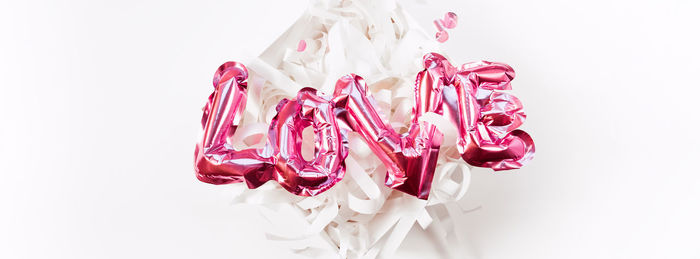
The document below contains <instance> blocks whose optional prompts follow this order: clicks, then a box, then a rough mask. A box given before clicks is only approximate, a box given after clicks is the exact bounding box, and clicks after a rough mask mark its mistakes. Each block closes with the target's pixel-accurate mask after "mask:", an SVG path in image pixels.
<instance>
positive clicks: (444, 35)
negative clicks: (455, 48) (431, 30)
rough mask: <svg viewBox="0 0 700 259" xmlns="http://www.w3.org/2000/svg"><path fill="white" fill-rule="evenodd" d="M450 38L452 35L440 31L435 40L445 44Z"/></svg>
mask: <svg viewBox="0 0 700 259" xmlns="http://www.w3.org/2000/svg"><path fill="white" fill-rule="evenodd" d="M449 38H450V35H449V34H448V33H447V31H438V32H436V33H435V39H436V40H437V41H438V42H440V43H444V42H445V41H447V40H448V39H449Z"/></svg>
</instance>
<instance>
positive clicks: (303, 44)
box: [297, 40, 306, 52]
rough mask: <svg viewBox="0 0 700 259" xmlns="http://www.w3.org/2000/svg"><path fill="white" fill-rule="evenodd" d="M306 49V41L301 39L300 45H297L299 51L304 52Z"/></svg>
mask: <svg viewBox="0 0 700 259" xmlns="http://www.w3.org/2000/svg"><path fill="white" fill-rule="evenodd" d="M305 49H306V41H305V40H300V41H299V45H297V52H303V51H304V50H305Z"/></svg>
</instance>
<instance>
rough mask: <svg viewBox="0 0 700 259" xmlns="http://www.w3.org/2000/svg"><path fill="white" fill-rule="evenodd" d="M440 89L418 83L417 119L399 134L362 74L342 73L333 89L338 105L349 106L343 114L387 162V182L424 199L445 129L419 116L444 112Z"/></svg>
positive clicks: (414, 111) (395, 187)
mask: <svg viewBox="0 0 700 259" xmlns="http://www.w3.org/2000/svg"><path fill="white" fill-rule="evenodd" d="M440 91H441V89H436V88H432V87H431V86H430V85H423V84H420V85H417V87H416V90H415V99H416V105H415V106H414V108H413V119H412V120H411V126H410V128H409V130H408V132H407V133H406V134H404V135H399V134H398V133H397V132H396V131H394V129H392V128H391V127H390V126H389V125H387V124H386V123H385V122H384V121H383V120H382V118H381V116H380V115H379V110H378V107H379V106H377V104H376V102H375V100H374V98H372V95H371V93H370V92H369V89H368V88H367V85H366V84H365V81H364V79H362V77H360V76H356V75H347V76H344V77H342V78H341V79H340V80H338V82H337V83H336V85H335V92H334V93H333V96H335V99H334V101H335V102H336V103H337V105H338V107H344V108H345V109H346V110H347V113H346V114H341V115H340V117H341V118H343V120H344V121H346V122H347V124H348V125H349V126H350V128H351V129H352V130H354V131H357V132H358V133H360V135H362V137H364V139H365V141H366V142H367V144H369V147H370V148H371V149H372V150H373V151H374V153H375V154H376V155H377V156H379V158H380V160H382V162H383V163H384V165H386V168H387V173H386V178H385V181H386V185H387V186H389V187H391V188H393V189H396V190H399V191H402V192H405V193H408V194H411V195H415V196H416V197H418V198H420V199H427V198H428V195H429V194H430V186H431V184H432V181H433V173H434V172H435V166H436V163H437V157H438V152H439V151H440V144H441V143H442V133H440V131H438V130H437V129H436V128H435V126H433V125H430V124H428V123H425V122H419V121H418V118H419V117H420V116H421V115H423V114H425V113H426V112H436V113H441V112H440V110H441V108H442V107H441V105H440V100H441V97H442V96H441V93H440Z"/></svg>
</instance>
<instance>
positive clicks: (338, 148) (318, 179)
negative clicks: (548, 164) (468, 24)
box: [195, 53, 535, 199]
mask: <svg viewBox="0 0 700 259" xmlns="http://www.w3.org/2000/svg"><path fill="white" fill-rule="evenodd" d="M423 63H424V67H425V70H423V71H421V72H420V73H418V76H417V78H416V84H415V85H416V87H415V95H414V96H415V105H414V107H413V111H412V119H411V124H410V126H409V130H408V132H406V133H404V134H399V133H397V132H396V131H395V130H394V129H393V128H392V127H391V126H389V125H388V124H387V123H385V121H383V119H382V118H383V116H382V114H383V113H382V111H381V110H380V109H379V106H378V105H377V104H376V101H375V100H374V98H373V97H372V94H371V93H370V92H369V88H368V87H367V85H366V83H365V81H364V79H363V78H362V77H360V76H358V75H354V74H350V75H346V76H343V77H342V78H340V79H339V80H338V81H337V83H336V86H335V90H334V92H333V95H332V96H325V95H322V94H320V93H319V92H317V91H316V90H315V89H313V88H304V89H302V90H300V91H299V93H298V94H297V96H296V97H295V98H294V99H291V100H289V99H284V100H282V101H281V102H280V103H279V104H278V105H277V115H276V116H275V117H274V118H273V120H272V122H271V125H270V128H269V130H268V139H267V143H266V145H265V146H264V147H263V148H259V149H255V148H251V149H243V150H235V149H234V148H233V147H232V146H231V145H230V144H229V143H228V138H230V137H231V136H233V134H234V133H235V131H236V128H237V127H238V125H239V123H240V118H241V115H242V112H243V110H244V109H245V104H246V93H247V89H246V87H247V84H246V79H247V76H248V72H247V70H246V68H245V66H243V65H242V64H240V63H237V62H227V63H225V64H223V65H222V66H221V67H219V69H218V70H217V72H216V74H215V76H214V88H215V89H214V93H213V94H212V95H211V96H210V97H209V102H208V103H207V105H206V106H205V108H204V116H203V118H202V124H203V127H204V137H203V139H202V141H201V142H200V143H198V144H197V148H196V150H195V171H196V174H197V178H198V179H199V180H201V181H203V182H206V183H212V184H228V183H237V182H246V183H247V185H248V187H250V188H257V187H259V186H260V185H262V184H263V183H265V182H267V181H270V180H274V181H277V182H278V183H279V184H280V185H281V186H282V187H284V188H285V189H286V190H288V191H289V192H291V193H294V194H296V195H302V196H313V195H316V194H319V193H321V192H323V191H325V190H328V189H329V188H331V187H332V186H333V185H335V183H337V182H338V181H340V180H342V178H343V176H344V175H345V163H344V160H345V158H346V157H347V155H348V147H347V146H348V144H347V134H348V133H349V132H350V131H355V132H357V133H359V134H360V135H361V136H362V137H363V138H364V140H365V141H366V142H367V144H368V145H369V147H370V148H371V149H372V151H373V152H374V153H375V154H376V155H377V156H378V157H379V159H380V160H381V161H382V162H383V163H384V165H385V166H386V168H387V173H386V185H387V186H388V187H390V188H393V189H396V190H399V191H402V192H405V193H407V194H410V195H413V196H416V197H418V198H420V199H427V198H428V196H429V194H430V187H431V184H432V180H433V174H434V172H435V168H436V166H437V160H438V154H439V151H440V145H441V144H442V141H443V134H442V133H441V132H440V130H439V129H437V128H436V127H435V126H434V125H432V124H430V123H428V122H425V121H419V118H420V117H421V116H422V115H424V114H426V113H429V112H430V113H436V114H439V115H442V116H444V117H446V118H448V119H449V120H450V121H451V122H452V123H453V124H454V125H455V126H456V127H457V129H458V138H457V147H458V150H459V152H460V153H461V154H462V158H463V159H464V161H466V162H467V163H469V164H470V165H473V166H478V167H489V168H492V169H494V170H497V171H498V170H507V169H515V168H520V167H522V166H523V165H524V164H525V163H526V162H527V161H529V160H531V159H532V158H533V156H534V152H535V147H534V143H533V141H532V138H531V137H530V136H529V135H528V134H527V133H525V132H524V131H522V130H518V129H517V128H518V127H519V126H520V125H522V123H523V121H524V120H525V113H524V112H523V107H522V104H521V102H520V101H519V100H518V99H517V98H516V97H515V96H513V95H510V94H508V93H507V92H505V91H507V90H511V85H510V81H511V80H512V79H513V77H514V76H515V73H514V72H513V69H512V68H511V67H510V66H508V65H506V64H502V63H495V62H486V61H482V62H473V63H467V64H464V65H462V66H460V67H454V66H452V65H451V64H450V63H449V62H448V61H447V59H445V58H444V57H443V56H441V55H439V54H436V53H429V54H427V55H425V57H424V62H423ZM306 127H312V128H313V130H314V134H315V140H316V141H315V142H314V145H315V146H314V149H315V152H314V157H313V158H312V159H310V161H306V160H305V159H303V158H302V155H301V145H302V136H301V133H302V131H303V129H304V128H306Z"/></svg>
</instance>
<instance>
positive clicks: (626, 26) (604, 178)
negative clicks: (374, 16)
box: [0, 0, 700, 258]
mask: <svg viewBox="0 0 700 259" xmlns="http://www.w3.org/2000/svg"><path fill="white" fill-rule="evenodd" d="M430 3H431V4H429V5H427V6H419V5H416V4H410V7H409V9H410V10H411V13H413V14H414V16H415V17H416V18H417V19H418V20H419V21H420V22H421V23H422V24H424V25H425V27H426V29H428V30H429V31H431V32H432V31H433V30H434V29H433V28H431V27H430V23H431V21H432V19H435V18H437V17H439V16H440V15H441V14H442V13H444V12H446V11H454V12H456V13H457V14H459V16H460V24H459V26H458V27H457V28H456V29H455V30H453V31H452V32H451V39H450V40H449V41H448V42H447V43H445V44H444V49H445V50H446V53H447V54H448V55H449V56H450V58H451V59H452V60H455V61H458V62H466V61H471V60H478V59H486V60H493V61H501V62H506V63H508V64H510V65H512V66H513V67H514V68H515V70H516V73H517V77H516V79H515V81H514V87H515V92H516V94H517V95H518V96H519V97H520V99H521V100H522V101H523V102H524V104H525V107H526V111H527V113H528V120H527V121H526V123H525V126H524V127H523V128H524V129H526V130H527V131H528V132H530V134H531V135H532V136H533V137H534V139H535V143H536V145H537V155H536V157H535V160H534V161H533V162H532V163H530V164H529V165H527V166H526V167H525V168H523V169H521V170H518V171H514V172H508V173H492V172H490V171H488V170H474V175H473V178H472V186H471V189H470V191H469V192H468V194H467V197H466V198H465V201H464V204H466V205H467V206H472V207H476V206H481V209H479V210H477V211H475V212H473V213H470V214H467V215H465V216H464V218H461V219H459V220H460V222H462V223H463V224H464V227H463V229H460V230H461V231H465V232H466V233H468V235H469V236H470V240H469V242H466V243H465V244H463V245H465V246H466V247H467V248H468V249H469V250H470V251H472V252H473V255H475V256H477V257H479V258H700V207H699V206H700V169H699V168H698V167H697V166H698V162H697V161H698V160H700V147H699V145H700V138H699V137H698V126H700V116H698V97H699V94H700V91H699V90H698V87H699V86H700V84H698V79H697V77H698V71H700V55H699V51H698V48H699V46H700V36H699V33H698V25H700V19H699V18H698V13H700V5H699V4H698V2H697V1H692V0H671V1H660V0H659V1H644V0H637V1H605V0H589V1H555V0H530V1H503V0H488V1H487V0H479V1H476V0H469V1H453V2H447V1H437V2H432V1H431V2H430ZM305 6H306V2H305V1H271V0H257V1H232V0H228V1H191V2H190V3H186V2H180V1H127V0H122V1H80V0H70V1H4V0H3V1H2V3H0V173H1V175H0V176H1V177H0V205H1V206H0V258H272V256H280V255H285V254H286V252H285V251H283V250H281V249H279V248H275V247H274V246H272V245H271V244H270V243H268V242H267V241H265V240H264V237H263V233H262V230H260V229H259V226H260V224H261V222H260V221H259V220H258V219H257V218H256V215H257V214H256V213H255V212H254V211H252V210H249V209H245V208H234V207H231V206H229V205H228V202H229V200H230V197H227V196H226V195H224V194H225V193H226V192H225V191H224V188H220V187H215V186H212V185H207V184H203V183H200V182H198V181H197V180H196V179H195V177H194V175H193V172H192V156H193V150H194V143H195V141H196V138H197V134H198V132H199V119H200V116H201V112H200V108H201V106H202V105H203V104H204V102H205V100H206V97H207V96H208V94H209V92H210V91H211V86H210V84H211V83H210V82H211V76H212V74H213V72H214V70H215V69H216V67H217V66H218V65H219V64H220V63H222V62H224V61H227V60H236V59H237V58H238V57H241V56H244V55H247V56H250V55H256V54H258V53H260V52H261V51H262V50H263V49H264V47H265V46H268V45H269V44H270V43H271V42H272V41H273V40H274V39H275V37H276V36H278V35H279V34H281V33H282V32H283V31H284V30H285V29H286V28H287V27H288V26H289V25H290V24H291V23H292V22H293V21H294V20H295V19H296V18H297V17H298V16H299V15H301V13H302V12H303V11H304V9H305ZM414 230H416V229H414ZM412 238H413V239H414V240H413V241H409V242H407V243H405V245H404V246H402V248H401V251H400V254H401V255H402V256H401V258H409V257H410V255H416V253H415V252H416V251H418V252H423V253H425V254H429V253H431V252H430V249H433V246H431V245H430V244H429V243H428V242H426V241H425V240H422V239H421V237H420V235H417V234H416V233H413V234H412ZM397 257H398V256H397ZM278 258H283V257H278ZM422 258H431V256H429V255H428V256H423V257H422Z"/></svg>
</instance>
